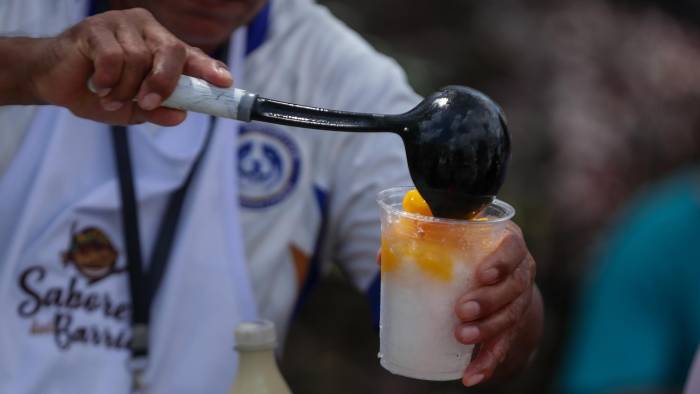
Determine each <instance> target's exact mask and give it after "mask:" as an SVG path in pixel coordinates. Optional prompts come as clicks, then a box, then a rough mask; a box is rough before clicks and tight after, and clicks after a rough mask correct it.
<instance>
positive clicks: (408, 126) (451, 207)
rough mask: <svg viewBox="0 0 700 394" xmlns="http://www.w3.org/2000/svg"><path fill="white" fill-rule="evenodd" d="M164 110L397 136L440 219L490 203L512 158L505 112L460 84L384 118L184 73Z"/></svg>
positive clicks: (472, 212)
mask: <svg viewBox="0 0 700 394" xmlns="http://www.w3.org/2000/svg"><path fill="white" fill-rule="evenodd" d="M90 86H91V85H90ZM91 89H92V90H93V91H94V88H93V87H91ZM162 105H163V106H166V107H171V108H178V109H183V110H190V111H197V112H203V113H208V114H211V115H215V116H222V117H227V118H232V119H238V120H242V121H246V122H249V121H251V120H258V121H261V122H268V123H277V124H283V125H289V126H297V127H304V128H311V129H321V130H333V131H354V132H380V131H388V132H393V133H396V134H398V135H399V136H401V138H402V139H403V143H404V146H405V148H406V156H407V158H408V168H409V171H410V173H411V178H412V179H413V182H414V183H415V185H416V188H417V189H418V191H419V192H420V194H421V195H422V196H423V198H425V200H426V201H427V203H428V205H429V206H430V208H431V210H432V212H433V214H434V215H435V216H438V217H445V218H457V219H464V218H469V217H472V216H473V215H475V214H476V213H477V212H478V211H479V210H480V209H482V208H483V207H484V206H485V205H488V204H489V203H490V202H491V201H493V199H494V198H495V196H496V193H497V192H498V190H499V188H500V187H501V185H502V184H503V181H504V178H505V173H506V167H507V166H508V159H509V157H510V136H509V134H508V128H507V127H506V121H505V118H504V116H503V113H502V112H501V110H500V108H499V107H498V106H497V105H496V104H495V103H494V102H493V101H491V99H489V98H488V97H486V96H485V95H483V94H482V93H480V92H478V91H476V90H473V89H470V88H466V87H463V86H448V87H445V88H443V89H440V90H439V91H438V92H436V93H434V94H432V95H430V96H429V97H427V98H426V99H425V100H423V101H422V102H420V103H419V104H418V105H417V106H416V107H415V108H413V109H412V110H410V111H408V112H406V113H403V114H398V115H380V114H363V113H354V112H344V111H335V110H328V109H323V108H315V107H308V106H303V105H297V104H291V103H285V102H282V101H277V100H271V99H267V98H264V97H259V96H258V95H257V94H254V93H250V92H247V91H245V90H241V89H222V88H217V87H214V86H212V85H210V84H208V83H207V82H205V81H202V80H200V79H197V78H193V77H189V76H184V75H183V76H181V77H180V80H179V81H178V85H177V88H176V89H175V91H174V92H173V94H172V95H171V96H170V97H168V99H167V100H165V101H164V102H163V104H162Z"/></svg>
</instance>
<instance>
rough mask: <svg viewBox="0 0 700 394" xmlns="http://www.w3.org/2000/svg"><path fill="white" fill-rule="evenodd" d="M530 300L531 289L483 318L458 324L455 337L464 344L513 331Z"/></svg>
mask: <svg viewBox="0 0 700 394" xmlns="http://www.w3.org/2000/svg"><path fill="white" fill-rule="evenodd" d="M531 300H532V291H527V292H525V293H522V294H520V296H518V298H516V299H515V300H514V301H513V302H511V303H510V304H508V305H506V306H505V307H504V308H502V309H500V310H499V311H497V312H495V313H493V314H490V315H487V316H486V317H484V318H483V319H479V320H474V321H469V322H467V323H463V324H460V325H458V326H457V328H456V329H455V337H456V338H457V340H458V341H460V342H462V343H464V344H476V343H482V342H485V341H488V340H491V339H492V338H495V337H497V336H499V335H501V334H502V333H503V332H507V331H513V329H515V328H516V327H517V325H518V324H519V323H520V321H521V320H522V317H523V316H524V315H525V312H526V311H527V308H528V306H529V305H530V301H531Z"/></svg>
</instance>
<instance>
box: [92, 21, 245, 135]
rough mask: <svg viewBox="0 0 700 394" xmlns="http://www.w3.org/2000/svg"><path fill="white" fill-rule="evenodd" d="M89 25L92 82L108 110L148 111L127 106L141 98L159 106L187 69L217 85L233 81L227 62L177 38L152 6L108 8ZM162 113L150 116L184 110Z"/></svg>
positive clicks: (168, 118) (149, 106)
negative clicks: (160, 21) (157, 15)
mask: <svg viewBox="0 0 700 394" xmlns="http://www.w3.org/2000/svg"><path fill="white" fill-rule="evenodd" d="M87 29H88V30H89V34H88V37H89V38H88V40H87V44H88V45H86V47H87V52H88V53H87V54H86V55H87V57H88V58H90V59H91V60H92V61H93V65H94V69H95V70H94V74H93V77H92V83H93V85H94V86H95V88H96V89H97V92H98V95H99V96H100V97H101V99H100V103H101V104H102V107H103V109H104V110H106V111H111V112H120V113H122V112H121V110H124V111H125V112H129V113H130V114H131V113H133V114H134V116H136V115H139V116H140V115H144V116H145V113H141V112H137V111H134V110H132V109H131V108H124V107H125V106H126V107H130V105H129V103H130V102H131V101H132V100H134V99H136V101H137V102H138V105H139V106H140V108H141V109H142V110H144V111H153V110H155V109H156V108H158V107H159V106H160V105H161V103H162V102H163V100H164V99H166V98H167V97H169V96H170V95H171V94H172V92H173V91H174V90H175V88H176V87H177V82H178V79H179V77H180V75H182V74H183V73H185V74H189V75H192V76H194V77H198V78H202V79H205V80H207V81H209V82H210V83H213V84H215V85H217V86H222V87H228V86H230V85H231V84H232V83H233V79H232V77H231V74H230V72H229V71H228V69H227V68H226V65H225V64H224V63H221V62H219V61H217V60H214V59H212V58H210V57H209V56H207V55H206V54H204V53H203V52H202V51H201V50H199V49H196V48H193V47H189V46H188V45H186V44H185V43H183V42H182V41H180V40H179V39H177V38H176V37H175V36H173V35H172V34H171V33H170V32H168V31H167V30H166V29H165V28H164V27H162V26H161V25H160V24H159V23H158V22H157V21H156V20H155V18H153V16H152V15H151V14H150V13H149V12H148V11H146V10H143V9H130V10H126V11H112V12H107V13H104V14H101V15H98V16H96V17H93V20H92V22H91V23H90V24H89V26H88V27H87ZM156 114H157V115H156ZM156 114H149V115H148V116H149V117H155V119H158V120H159V121H162V122H165V123H171V122H173V121H175V120H181V118H182V116H183V115H182V114H180V113H177V112H164V111H158V112H156ZM165 114H167V115H165ZM134 119H135V118H134ZM134 119H132V118H130V121H133V120H134Z"/></svg>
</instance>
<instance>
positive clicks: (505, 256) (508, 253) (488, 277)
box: [477, 222, 529, 285]
mask: <svg viewBox="0 0 700 394" xmlns="http://www.w3.org/2000/svg"><path fill="white" fill-rule="evenodd" d="M528 254H529V253H528V250H527V246H526V245H525V240H524V238H523V235H522V232H521V230H520V228H519V227H518V226H517V225H516V224H515V223H513V222H509V224H508V227H507V228H506V231H505V235H504V237H503V239H502V240H501V242H500V244H499V245H498V247H497V248H496V249H495V250H494V251H493V253H491V254H490V255H489V256H488V257H486V258H485V259H484V261H483V262H482V263H481V264H479V267H478V268H477V280H478V281H479V282H480V283H481V284H482V285H491V284H494V283H497V282H499V281H501V280H503V279H504V278H505V277H507V276H508V275H510V273H511V272H513V271H514V270H515V268H516V267H517V266H518V264H519V263H520V262H521V261H523V259H524V258H525V257H526V256H527V255H528Z"/></svg>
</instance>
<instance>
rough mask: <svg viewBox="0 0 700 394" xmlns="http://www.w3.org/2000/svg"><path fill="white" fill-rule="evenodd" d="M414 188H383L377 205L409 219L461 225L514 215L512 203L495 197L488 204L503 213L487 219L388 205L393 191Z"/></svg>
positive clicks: (508, 217)
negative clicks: (443, 215)
mask: <svg viewBox="0 0 700 394" xmlns="http://www.w3.org/2000/svg"><path fill="white" fill-rule="evenodd" d="M412 189H415V187H414V186H396V187H390V188H388V189H384V190H382V191H380V192H379V193H377V204H379V206H380V207H381V208H382V209H384V210H386V211H388V212H390V213H392V214H395V215H399V216H403V217H407V218H409V219H414V220H420V221H422V222H430V223H445V224H462V225H465V224H466V225H484V224H495V223H502V222H506V221H508V220H511V219H512V218H513V216H515V208H513V206H512V205H510V204H508V203H507V202H505V201H503V200H499V199H497V198H494V200H493V201H492V202H491V203H490V204H489V205H492V206H496V207H497V208H499V209H500V210H502V211H503V212H504V213H505V214H504V215H503V216H502V217H494V218H489V219H487V220H470V219H448V218H439V217H434V216H425V215H421V214H419V213H413V212H406V211H404V210H402V209H398V208H396V207H394V206H391V205H389V204H388V203H387V202H386V201H385V200H386V199H387V198H388V197H389V196H391V195H394V194H395V193H398V192H403V193H402V195H405V194H406V192H408V191H409V190H412Z"/></svg>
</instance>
